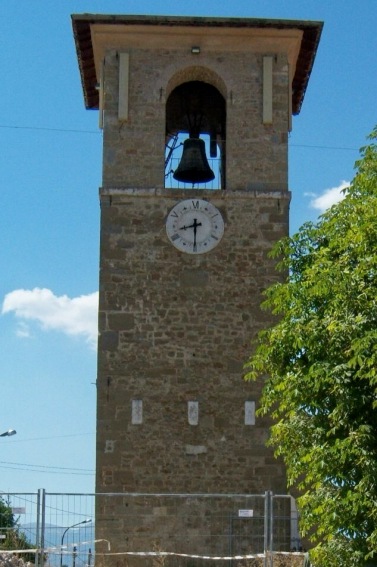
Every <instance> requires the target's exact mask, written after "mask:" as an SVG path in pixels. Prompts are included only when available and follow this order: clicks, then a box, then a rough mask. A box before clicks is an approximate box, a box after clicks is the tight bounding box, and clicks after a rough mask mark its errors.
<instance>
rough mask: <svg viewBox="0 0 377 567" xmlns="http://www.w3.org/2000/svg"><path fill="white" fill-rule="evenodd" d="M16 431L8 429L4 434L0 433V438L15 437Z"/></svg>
mask: <svg viewBox="0 0 377 567" xmlns="http://www.w3.org/2000/svg"><path fill="white" fill-rule="evenodd" d="M16 433H17V431H16V430H15V429H8V431H4V433H0V437H10V436H11V435H16Z"/></svg>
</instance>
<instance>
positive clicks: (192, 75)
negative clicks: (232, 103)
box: [166, 65, 227, 100]
mask: <svg viewBox="0 0 377 567" xmlns="http://www.w3.org/2000/svg"><path fill="white" fill-rule="evenodd" d="M190 81H202V82H203V83H208V84H210V85H212V86H213V87H215V88H216V89H217V90H218V91H219V92H220V93H221V94H222V96H223V97H224V100H227V88H226V84H225V82H224V81H223V79H222V78H221V77H220V76H219V75H218V74H217V73H215V72H214V71H212V70H211V69H208V67H201V66H199V65H195V66H191V67H185V68H184V69H180V70H179V71H178V72H177V73H175V74H174V75H173V76H172V77H171V78H170V80H169V81H168V83H167V85H166V99H167V98H168V97H169V95H170V94H171V92H172V91H173V90H174V89H175V88H176V87H178V86H179V85H181V84H182V83H188V82H190Z"/></svg>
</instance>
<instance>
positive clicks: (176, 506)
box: [0, 489, 303, 567]
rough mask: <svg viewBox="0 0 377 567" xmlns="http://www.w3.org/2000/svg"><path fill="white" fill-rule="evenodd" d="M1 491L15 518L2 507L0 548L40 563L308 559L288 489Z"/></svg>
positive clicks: (102, 565) (149, 566) (99, 565)
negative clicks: (237, 491) (261, 491)
mask: <svg viewBox="0 0 377 567" xmlns="http://www.w3.org/2000/svg"><path fill="white" fill-rule="evenodd" d="M0 496H1V499H2V501H3V502H4V503H5V504H6V509H8V511H9V510H11V512H12V515H13V523H14V524H15V525H13V527H10V526H9V518H8V522H7V521H5V520H6V518H2V516H1V510H4V507H2V508H0V554H2V553H16V554H19V555H20V556H21V557H24V558H25V561H26V560H27V561H31V562H32V563H34V564H35V565H36V567H95V566H96V567H113V566H114V567H123V566H124V567H141V566H143V567H144V566H145V567H165V566H166V567H203V566H204V565H205V566H206V567H215V564H217V565H219V564H220V565H219V567H223V566H224V564H225V565H226V567H254V566H255V567H296V566H297V567H298V566H300V567H301V566H302V565H303V552H302V549H301V542H300V539H299V535H298V517H297V510H296V507H295V501H294V499H293V498H292V497H291V496H289V495H275V494H272V493H271V492H265V493H264V494H260V495H245V494H135V493H109V494H107V493H106V494H73V493H72V494H66V493H60V494H59V493H50V492H46V491H45V490H44V489H40V490H38V491H37V492H35V493H19V494H15V493H9V494H6V493H1V494H0ZM20 547H21V548H20ZM22 547H24V549H22ZM26 547H27V548H28V549H25V548H26Z"/></svg>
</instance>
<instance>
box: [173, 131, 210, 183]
mask: <svg viewBox="0 0 377 567" xmlns="http://www.w3.org/2000/svg"><path fill="white" fill-rule="evenodd" d="M173 177H174V179H176V180H177V181H181V182H182V183H207V182H208V181H212V179H214V178H215V174H214V173H213V171H212V169H211V168H210V167H209V164H208V161H207V156H206V150H205V143H204V140H202V139H201V138H188V139H187V140H185V141H184V143H183V151H182V157H181V161H180V162H179V164H178V167H177V169H176V170H175V172H174V173H173Z"/></svg>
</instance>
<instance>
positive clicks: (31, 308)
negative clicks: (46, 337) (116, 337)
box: [2, 287, 98, 348]
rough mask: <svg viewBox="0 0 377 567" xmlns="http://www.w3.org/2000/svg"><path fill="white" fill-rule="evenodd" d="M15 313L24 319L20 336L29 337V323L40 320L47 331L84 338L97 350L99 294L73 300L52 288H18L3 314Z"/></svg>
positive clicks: (4, 303)
mask: <svg viewBox="0 0 377 567" xmlns="http://www.w3.org/2000/svg"><path fill="white" fill-rule="evenodd" d="M11 312H13V313H14V314H15V316H16V317H17V319H19V320H20V324H19V328H18V331H17V334H18V336H21V337H29V336H30V332H29V327H28V325H27V321H37V322H38V323H39V324H40V325H41V327H42V328H43V329H44V330H46V331H49V330H54V331H60V332H62V333H65V334H66V335H69V336H82V337H84V338H85V339H86V341H87V342H88V344H89V345H90V346H91V347H93V348H95V347H96V344H97V334H98V331H97V329H98V323H97V314H98V292H94V293H90V294H88V295H80V296H79V297H74V298H72V299H71V298H70V297H68V296H67V295H61V296H60V297H58V296H56V295H54V294H53V293H52V291H51V290H49V289H40V288H37V287H36V288H34V289H32V290H28V289H16V290H14V291H11V292H10V293H7V295H6V296H5V298H4V301H3V306H2V314H5V313H11Z"/></svg>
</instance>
